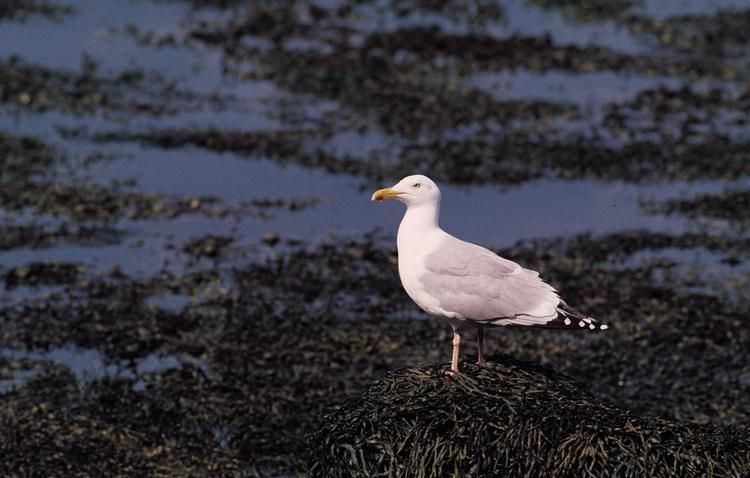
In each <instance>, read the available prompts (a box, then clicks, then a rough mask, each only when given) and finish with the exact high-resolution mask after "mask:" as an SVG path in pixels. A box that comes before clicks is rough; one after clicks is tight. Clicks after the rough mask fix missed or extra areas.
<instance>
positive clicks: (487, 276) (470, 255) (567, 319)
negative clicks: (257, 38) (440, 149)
mask: <svg viewBox="0 0 750 478" xmlns="http://www.w3.org/2000/svg"><path fill="white" fill-rule="evenodd" d="M387 199H396V200H398V201H401V202H402V203H404V204H405V205H406V213H405V214H404V217H403V219H402V220H401V225H400V226H399V228H398V236H397V239H396V244H397V248H398V273H399V276H400V278H401V284H402V285H403V287H404V290H406V293H407V294H408V295H409V297H411V299H412V300H413V301H414V302H415V303H416V304H417V305H418V306H419V307H420V308H421V309H422V310H424V311H425V312H427V313H428V314H430V315H432V316H434V317H436V318H438V319H440V320H441V321H443V322H446V323H447V324H449V325H450V326H451V327H452V328H453V356H452V359H451V370H452V371H453V372H458V354H459V349H460V347H461V337H462V335H464V334H465V333H466V332H467V331H472V329H473V331H474V332H475V333H476V337H477V363H478V364H483V363H485V362H486V360H485V357H484V329H485V328H488V327H504V326H523V327H538V328H555V329H579V330H580V329H585V330H606V329H607V325H605V324H601V323H599V322H598V321H596V320H595V319H593V318H591V317H588V316H586V315H584V314H582V313H581V312H578V311H577V310H575V309H574V308H572V307H570V306H569V305H568V304H566V303H565V301H563V300H562V299H560V296H559V295H558V293H557V291H556V290H555V288H554V287H552V286H551V285H549V284H548V283H546V282H544V280H542V279H541V278H540V277H539V273H538V272H536V271H532V270H529V269H525V268H523V267H521V266H520V265H518V264H516V263H515V262H513V261H511V260H508V259H505V258H503V257H500V256H498V255H497V254H495V253H494V252H492V251H490V250H489V249H485V248H484V247H482V246H479V245H476V244H472V243H470V242H466V241H462V240H461V239H458V238H456V237H454V236H452V235H450V234H448V233H447V232H445V231H443V230H442V229H441V228H440V224H439V222H438V219H439V216H440V189H438V187H437V184H435V183H434V182H433V181H432V180H431V179H430V178H428V177H427V176H423V175H413V176H407V177H405V178H404V179H402V180H401V181H399V182H398V183H397V184H396V185H395V186H392V187H390V188H384V189H379V190H377V191H375V192H374V193H373V195H372V200H373V201H383V200H387Z"/></svg>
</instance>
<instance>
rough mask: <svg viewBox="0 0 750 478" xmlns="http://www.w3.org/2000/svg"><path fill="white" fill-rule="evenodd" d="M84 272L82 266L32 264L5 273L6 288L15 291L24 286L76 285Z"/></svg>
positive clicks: (54, 263) (52, 263)
mask: <svg viewBox="0 0 750 478" xmlns="http://www.w3.org/2000/svg"><path fill="white" fill-rule="evenodd" d="M83 270H84V268H83V266H81V265H80V264H70V263H59V262H32V263H31V264H27V265H25V266H21V267H12V268H10V269H8V271H7V272H6V273H5V287H6V288H8V289H13V288H14V287H18V286H22V285H30V286H36V285H52V284H74V283H75V282H76V280H77V279H78V277H79V276H80V275H81V274H82V273H83Z"/></svg>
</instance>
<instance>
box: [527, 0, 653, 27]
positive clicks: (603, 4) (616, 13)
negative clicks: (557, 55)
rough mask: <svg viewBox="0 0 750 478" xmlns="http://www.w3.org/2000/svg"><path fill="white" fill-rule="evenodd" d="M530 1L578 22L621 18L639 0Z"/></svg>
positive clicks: (638, 2) (639, 0)
mask: <svg viewBox="0 0 750 478" xmlns="http://www.w3.org/2000/svg"><path fill="white" fill-rule="evenodd" d="M531 3H533V4H535V5H537V6H539V7H541V8H545V9H560V10H561V11H562V12H563V14H565V15H566V16H568V17H571V18H573V19H575V20H577V21H579V22H595V21H599V20H605V19H610V18H615V19H616V18H621V17H623V16H625V14H626V13H628V12H629V11H630V10H631V9H632V8H633V7H635V6H637V5H639V4H640V3H641V0H583V1H581V0H531Z"/></svg>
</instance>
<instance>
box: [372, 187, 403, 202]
mask: <svg viewBox="0 0 750 478" xmlns="http://www.w3.org/2000/svg"><path fill="white" fill-rule="evenodd" d="M400 195H401V193H398V192H396V191H394V190H393V189H391V188H383V189H378V190H377V191H375V192H374V193H372V198H370V199H371V200H372V201H382V200H384V199H394V198H397V197H399V196H400Z"/></svg>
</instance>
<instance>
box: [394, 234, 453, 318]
mask: <svg viewBox="0 0 750 478" xmlns="http://www.w3.org/2000/svg"><path fill="white" fill-rule="evenodd" d="M414 232H415V231H412V230H410V228H408V227H403V224H402V227H400V228H399V231H398V240H397V244H398V274H399V276H400V278H401V284H402V285H403V286H404V290H406V293H407V294H408V295H409V297H411V300H413V301H414V302H415V303H416V304H417V305H418V306H419V307H420V308H421V309H422V310H424V311H425V312H427V313H429V314H433V315H438V316H441V315H444V313H445V311H443V309H441V308H440V306H439V302H438V300H437V299H436V298H434V297H432V296H430V295H429V294H427V293H426V292H425V290H424V285H423V283H422V281H421V280H420V278H421V277H422V276H423V275H424V273H425V272H426V270H427V269H426V268H425V258H426V257H427V256H428V255H429V254H431V253H432V252H434V251H435V250H436V249H437V248H438V247H439V245H440V242H441V241H442V240H443V239H444V237H445V235H446V234H445V232H443V230H441V229H440V228H435V229H434V230H432V231H429V232H428V233H425V232H424V231H420V233H419V235H418V236H416V235H415V234H414Z"/></svg>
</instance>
